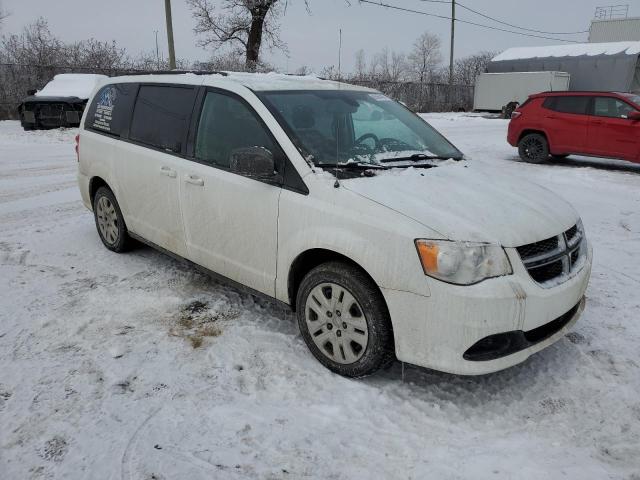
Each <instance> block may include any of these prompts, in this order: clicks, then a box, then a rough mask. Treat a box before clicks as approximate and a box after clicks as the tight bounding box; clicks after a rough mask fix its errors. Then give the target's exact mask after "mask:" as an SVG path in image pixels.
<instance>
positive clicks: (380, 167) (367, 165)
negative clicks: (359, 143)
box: [315, 162, 389, 170]
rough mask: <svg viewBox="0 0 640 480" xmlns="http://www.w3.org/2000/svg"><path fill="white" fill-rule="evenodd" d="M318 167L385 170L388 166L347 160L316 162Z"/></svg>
mask: <svg viewBox="0 0 640 480" xmlns="http://www.w3.org/2000/svg"><path fill="white" fill-rule="evenodd" d="M315 165H316V167H319V168H341V169H345V170H370V169H376V170H386V169H387V168H389V167H386V166H384V165H376V164H375V163H362V162H349V163H316V164H315Z"/></svg>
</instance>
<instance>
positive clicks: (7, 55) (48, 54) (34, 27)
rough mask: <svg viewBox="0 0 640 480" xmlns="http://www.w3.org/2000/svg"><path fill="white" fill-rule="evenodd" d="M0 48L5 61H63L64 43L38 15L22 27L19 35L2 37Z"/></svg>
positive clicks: (45, 63) (38, 62)
mask: <svg viewBox="0 0 640 480" xmlns="http://www.w3.org/2000/svg"><path fill="white" fill-rule="evenodd" d="M0 49H1V50H2V54H3V57H4V59H5V62H6V63H16V64H29V65H47V66H50V65H60V64H61V63H62V62H63V61H64V58H65V57H64V50H65V47H64V44H63V43H62V42H61V41H60V40H59V39H58V38H57V37H55V36H54V35H53V34H52V33H51V31H50V30H49V25H48V23H47V21H46V20H45V19H44V18H42V17H40V18H38V19H37V20H36V21H35V22H34V23H32V24H30V25H27V26H26V27H24V28H23V30H22V33H21V34H20V35H16V34H14V35H9V36H8V37H4V36H3V37H2V41H1V42H0Z"/></svg>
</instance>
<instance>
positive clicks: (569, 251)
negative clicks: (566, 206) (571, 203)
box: [516, 225, 584, 284]
mask: <svg viewBox="0 0 640 480" xmlns="http://www.w3.org/2000/svg"><path fill="white" fill-rule="evenodd" d="M583 237H584V232H583V231H582V229H581V228H580V227H579V226H578V225H574V226H573V227H571V228H570V229H568V230H567V231H565V232H563V233H561V234H560V235H556V236H555V237H551V238H547V239H545V240H541V241H539V242H534V243H529V244H527V245H522V246H520V247H517V248H516V250H517V251H518V254H519V255H520V258H521V259H522V262H523V263H524V266H525V267H526V269H527V271H528V272H529V275H531V278H533V280H535V281H536V282H538V283H540V284H544V283H545V282H548V281H550V280H554V279H558V278H560V277H562V276H565V277H568V275H569V274H570V273H571V270H573V267H574V266H575V265H576V264H577V263H578V262H579V260H580V257H581V255H582V254H583V253H584V252H582V251H581V250H582V239H583Z"/></svg>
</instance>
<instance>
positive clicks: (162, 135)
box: [129, 85, 196, 153]
mask: <svg viewBox="0 0 640 480" xmlns="http://www.w3.org/2000/svg"><path fill="white" fill-rule="evenodd" d="M195 95H196V89H195V88H193V87H187V86H185V87H182V86H166V85H141V86H140V91H139V92H138V98H137V99H136V104H135V107H134V109H133V119H132V120H131V133H130V135H129V138H130V139H131V140H134V141H137V142H140V143H144V144H146V145H150V146H152V147H156V148H160V149H163V150H167V151H171V152H175V153H180V152H182V150H183V146H184V143H185V138H186V136H187V130H188V128H189V121H190V118H191V111H192V110H193V102H194V100H195Z"/></svg>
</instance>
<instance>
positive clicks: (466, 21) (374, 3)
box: [360, 0, 581, 43]
mask: <svg viewBox="0 0 640 480" xmlns="http://www.w3.org/2000/svg"><path fill="white" fill-rule="evenodd" d="M360 3H368V4H370V5H376V6H378V7H386V8H391V9H393V10H400V11H403V12H409V13H417V14H418V15H425V16H428V17H436V18H442V19H444V20H451V17H448V16H446V15H437V14H435V13H427V12H422V11H420V10H413V9H411V8H404V7H398V6H396V5H389V4H388V3H382V2H374V1H371V0H360ZM438 3H440V2H438ZM446 3H450V2H446ZM457 5H459V4H457ZM455 21H456V22H459V23H466V24H467V25H474V26H476V27H481V28H487V29H489V30H497V31H499V32H506V33H513V34H515V35H522V36H525V37H534V38H543V39H545V40H555V41H557V42H566V43H581V42H579V41H577V40H567V39H566V38H555V37H547V36H543V35H535V34H533V33H525V32H517V31H515V30H508V29H506V28H500V27H493V26H491V25H484V24H482V23H476V22H470V21H469V20H460V19H458V18H456V19H455Z"/></svg>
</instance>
